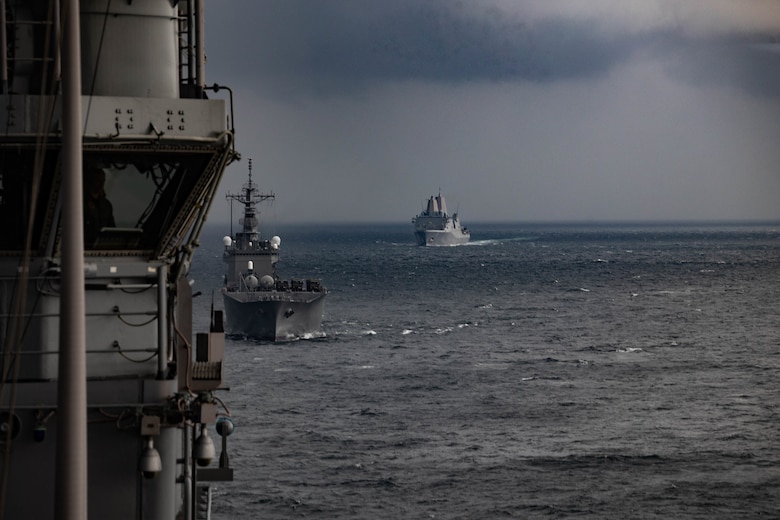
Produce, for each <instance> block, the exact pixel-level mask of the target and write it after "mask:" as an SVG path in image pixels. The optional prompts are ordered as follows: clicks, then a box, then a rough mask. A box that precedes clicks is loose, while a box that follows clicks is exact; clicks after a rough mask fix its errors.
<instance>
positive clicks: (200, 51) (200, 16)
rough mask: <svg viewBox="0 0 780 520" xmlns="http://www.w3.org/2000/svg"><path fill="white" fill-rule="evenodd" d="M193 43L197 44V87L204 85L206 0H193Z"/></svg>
mask: <svg viewBox="0 0 780 520" xmlns="http://www.w3.org/2000/svg"><path fill="white" fill-rule="evenodd" d="M195 3H196V7H195V27H196V31H197V32H196V34H195V45H197V47H196V48H197V63H198V65H197V69H196V74H197V76H196V80H197V83H198V87H199V88H203V87H205V86H206V48H205V46H204V42H205V40H206V26H205V21H204V19H205V16H206V15H205V10H206V0H195Z"/></svg>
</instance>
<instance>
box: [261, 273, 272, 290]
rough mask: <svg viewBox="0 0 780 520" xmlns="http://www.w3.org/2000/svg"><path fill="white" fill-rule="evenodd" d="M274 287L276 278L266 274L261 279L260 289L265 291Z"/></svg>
mask: <svg viewBox="0 0 780 520" xmlns="http://www.w3.org/2000/svg"><path fill="white" fill-rule="evenodd" d="M273 286H274V277H273V276H271V275H269V274H264V275H263V276H262V277H261V278H260V287H262V288H263V289H271V288H272V287H273Z"/></svg>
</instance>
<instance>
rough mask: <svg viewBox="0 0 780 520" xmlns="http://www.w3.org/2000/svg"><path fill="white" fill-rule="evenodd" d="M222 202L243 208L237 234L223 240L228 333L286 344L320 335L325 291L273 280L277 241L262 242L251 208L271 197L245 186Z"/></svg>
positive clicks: (307, 283)
mask: <svg viewBox="0 0 780 520" xmlns="http://www.w3.org/2000/svg"><path fill="white" fill-rule="evenodd" d="M227 197H228V198H229V199H232V200H234V201H236V202H238V203H240V204H243V205H244V216H243V218H242V219H241V221H240V223H241V225H242V230H241V231H240V232H238V233H236V234H235V236H233V237H231V236H226V237H225V238H224V239H223V244H224V246H225V250H224V253H223V259H224V261H225V264H227V274H226V276H225V287H224V288H223V291H222V294H223V301H224V305H225V315H226V321H227V332H228V333H229V334H233V335H242V336H247V337H250V338H254V339H261V340H271V341H286V340H294V339H300V338H302V337H305V336H307V335H309V334H313V333H317V332H319V331H320V327H321V325H322V313H323V309H324V306H325V296H326V295H327V290H326V289H325V287H323V286H322V285H321V283H320V281H319V280H313V279H308V280H299V279H292V280H289V281H288V280H281V279H280V278H279V277H278V276H277V275H276V264H277V262H278V261H279V247H280V245H281V239H280V238H279V237H278V236H273V237H271V239H270V240H263V239H261V237H260V232H259V231H258V218H257V213H256V210H255V206H256V205H257V204H258V203H259V202H261V201H263V200H268V199H273V198H274V195H273V194H262V193H260V192H259V190H258V188H257V185H256V184H255V183H254V182H252V163H251V161H250V163H249V181H248V182H247V183H246V184H244V187H243V190H242V192H241V193H240V194H237V195H232V194H228V195H227Z"/></svg>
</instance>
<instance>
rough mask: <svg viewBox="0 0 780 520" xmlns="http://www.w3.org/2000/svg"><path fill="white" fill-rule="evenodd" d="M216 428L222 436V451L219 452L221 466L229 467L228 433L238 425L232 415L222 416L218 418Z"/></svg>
mask: <svg viewBox="0 0 780 520" xmlns="http://www.w3.org/2000/svg"><path fill="white" fill-rule="evenodd" d="M216 429H217V433H218V434H219V435H220V436H221V437H222V453H220V454H219V467H220V468H229V467H230V459H229V457H228V451H227V438H228V435H230V434H231V433H233V430H235V429H236V426H235V425H234V424H233V421H232V420H231V419H230V417H220V418H219V419H218V420H217V425H216Z"/></svg>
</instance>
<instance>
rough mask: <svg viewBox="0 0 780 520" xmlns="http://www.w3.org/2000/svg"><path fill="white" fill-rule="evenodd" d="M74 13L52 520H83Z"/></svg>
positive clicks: (74, 19) (66, 88) (68, 50)
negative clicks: (56, 519)
mask: <svg viewBox="0 0 780 520" xmlns="http://www.w3.org/2000/svg"><path fill="white" fill-rule="evenodd" d="M79 11H80V9H79V0H65V1H63V10H62V17H63V36H64V39H63V43H62V65H63V67H62V68H63V71H64V73H65V74H64V76H63V78H62V79H63V82H62V112H63V116H62V117H63V129H62V148H63V152H62V170H63V183H62V185H63V195H64V197H63V220H62V280H61V283H62V293H61V294H62V296H61V298H60V355H59V376H58V385H57V457H56V474H55V475H56V485H55V500H54V512H55V516H56V517H57V518H61V519H64V520H70V519H74V520H75V519H79V520H81V519H84V518H87V364H86V324H85V318H84V310H85V304H84V229H83V227H82V226H83V224H82V216H83V213H84V208H83V206H82V204H83V193H82V156H81V154H82V139H81V42H80V24H79Z"/></svg>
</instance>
